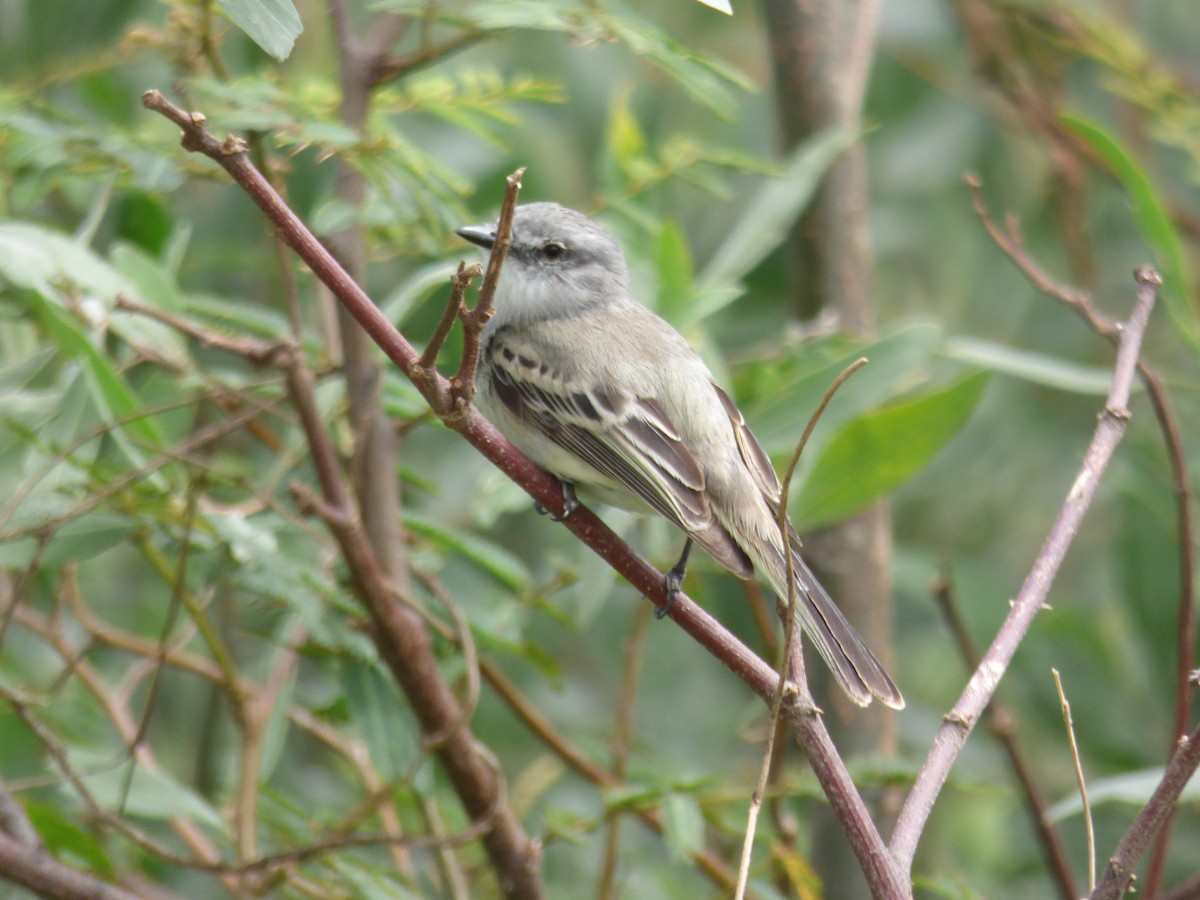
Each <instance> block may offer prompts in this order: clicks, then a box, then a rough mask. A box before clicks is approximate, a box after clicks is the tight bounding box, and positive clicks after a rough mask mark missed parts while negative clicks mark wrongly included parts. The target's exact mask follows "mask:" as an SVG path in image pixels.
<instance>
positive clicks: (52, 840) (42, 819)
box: [24, 800, 116, 878]
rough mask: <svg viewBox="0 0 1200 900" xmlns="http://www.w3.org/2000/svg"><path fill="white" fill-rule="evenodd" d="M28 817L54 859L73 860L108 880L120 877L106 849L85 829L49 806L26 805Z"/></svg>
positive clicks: (30, 801)
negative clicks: (117, 875) (116, 876)
mask: <svg viewBox="0 0 1200 900" xmlns="http://www.w3.org/2000/svg"><path fill="white" fill-rule="evenodd" d="M24 806H25V814H26V815H27V816H29V823H30V824H31V825H32V826H33V828H34V830H35V831H36V832H37V833H38V836H39V837H40V838H41V839H42V841H43V843H45V845H46V849H47V850H49V851H50V852H51V853H52V854H53V855H54V856H56V857H58V858H59V859H63V858H64V857H65V858H66V859H68V860H69V859H71V858H72V857H73V858H74V859H76V860H79V861H81V862H83V863H84V864H85V865H86V866H87V868H88V869H89V870H90V871H92V872H95V873H97V874H99V875H101V876H103V877H105V878H112V877H113V876H114V875H115V874H116V873H115V871H114V869H113V864H112V861H111V860H110V859H109V858H108V854H107V853H105V852H104V846H103V845H102V844H101V843H100V842H99V841H98V840H96V838H95V837H93V836H92V834H91V833H90V832H88V831H87V830H86V829H84V828H81V827H80V826H79V825H78V824H77V823H76V822H74V821H72V819H74V818H77V816H76V815H74V814H73V815H71V816H70V817H67V816H64V815H63V813H62V812H60V811H59V810H58V809H56V808H55V807H53V806H50V805H48V804H45V803H38V802H37V801H36V800H26V801H25V802H24Z"/></svg>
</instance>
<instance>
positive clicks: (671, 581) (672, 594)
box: [654, 538, 692, 619]
mask: <svg viewBox="0 0 1200 900" xmlns="http://www.w3.org/2000/svg"><path fill="white" fill-rule="evenodd" d="M691 552H692V539H691V538H688V540H687V543H686V544H684V545H683V553H682V554H680V556H679V562H677V563H675V565H673V566H671V568H670V569H669V570H668V571H667V574H666V575H664V576H663V581H664V582H666V589H667V602H666V603H664V604H663V605H662V606H660V607H658V609H656V610H654V618H656V619H664V618H666V616H667V615H668V613H670V612H671V607H672V606H674V605H675V598H676V597H678V596H679V589H680V588H681V587H683V579H684V576H686V575H687V564H688V554H690V553H691Z"/></svg>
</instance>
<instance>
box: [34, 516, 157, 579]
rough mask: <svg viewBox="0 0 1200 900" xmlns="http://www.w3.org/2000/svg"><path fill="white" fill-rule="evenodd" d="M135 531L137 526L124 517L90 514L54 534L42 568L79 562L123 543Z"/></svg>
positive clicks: (69, 523)
mask: <svg viewBox="0 0 1200 900" xmlns="http://www.w3.org/2000/svg"><path fill="white" fill-rule="evenodd" d="M136 530H137V523H135V522H134V521H132V520H131V519H128V518H125V517H124V516H116V515H112V514H110V513H92V514H90V515H87V516H84V517H83V518H81V519H75V520H74V521H72V522H68V523H67V524H66V525H64V526H63V527H62V528H59V529H58V530H57V531H55V532H54V538H53V539H52V540H51V541H50V544H49V546H47V548H46V555H45V557H44V558H43V559H42V565H44V566H59V565H63V564H64V563H70V562H82V561H83V560H85V559H91V558H92V557H93V556H99V555H100V554H101V553H103V552H104V551H105V550H108V549H109V548H110V547H115V546H116V545H117V544H121V543H124V542H125V540H126V538H128V537H129V535H131V534H133V532H134V531H136Z"/></svg>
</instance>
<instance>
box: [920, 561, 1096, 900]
mask: <svg viewBox="0 0 1200 900" xmlns="http://www.w3.org/2000/svg"><path fill="white" fill-rule="evenodd" d="M933 595H934V597H935V598H936V599H937V601H938V605H939V606H940V607H941V609H942V613H943V615H945V617H946V622H947V624H949V626H950V633H951V634H953V635H954V642H955V643H956V644H957V645H958V652H959V654H960V655H961V656H962V658H963V662H964V663H966V667H967V670H968V671H973V670H974V669H976V668H977V667H978V666H979V651H978V650H977V649H976V647H975V642H974V641H972V640H971V636H970V634H969V633H968V632H967V626H966V623H965V622H964V621H963V618H962V614H961V613H960V612H959V607H958V603H957V601H956V600H955V595H954V588H953V584H952V582H951V578H950V573H949V571H948V569H946V568H944V569H943V571H942V573H941V574H940V575H939V576H938V579H937V581H936V582H935V583H934V588H933ZM987 719H988V726H989V727H990V728H991V730H992V733H993V734H994V735H996V738H997V739H998V740H999V741H1000V745H1001V746H1002V747H1003V748H1004V752H1005V753H1006V754H1007V755H1008V761H1009V765H1011V766H1012V769H1013V773H1014V774H1015V775H1016V778H1017V783H1018V784H1019V785H1020V786H1021V790H1022V792H1023V793H1024V794H1025V804H1026V806H1027V807H1028V808H1029V817H1030V818H1031V819H1032V820H1033V825H1034V828H1035V829H1036V830H1037V834H1038V838H1039V843H1040V844H1041V846H1042V852H1043V853H1045V855H1046V862H1047V864H1048V865H1049V867H1050V871H1051V872H1053V873H1054V877H1055V879H1056V880H1057V881H1058V891H1059V894H1060V895H1061V897H1062V900H1078V897H1079V891H1078V890H1077V889H1076V887H1075V876H1074V874H1073V873H1072V871H1071V861H1070V859H1068V857H1067V849H1066V847H1064V846H1063V842H1062V836H1061V835H1060V834H1059V832H1058V829H1057V828H1056V827H1055V826H1054V823H1053V822H1051V821H1050V817H1049V816H1048V815H1047V814H1046V800H1045V797H1044V796H1043V795H1042V791H1041V788H1039V787H1038V784H1037V780H1036V779H1035V777H1034V774H1033V766H1032V765H1030V763H1029V760H1028V759H1027V758H1026V756H1025V753H1024V751H1022V750H1021V746H1020V744H1018V743H1017V739H1016V734H1015V728H1014V722H1015V717H1014V715H1013V713H1012V711H1011V710H1010V709H1009V708H1008V706H1007V705H1005V704H1004V703H1002V702H1001V701H1000V699H998V698H993V700H992V702H991V703H989V704H988V707H987Z"/></svg>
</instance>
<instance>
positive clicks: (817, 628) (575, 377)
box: [456, 202, 904, 709]
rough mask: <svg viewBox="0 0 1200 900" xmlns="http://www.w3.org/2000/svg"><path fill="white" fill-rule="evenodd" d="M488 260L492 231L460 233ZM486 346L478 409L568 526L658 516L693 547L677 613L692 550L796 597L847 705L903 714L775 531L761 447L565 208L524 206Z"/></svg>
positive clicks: (623, 270)
mask: <svg viewBox="0 0 1200 900" xmlns="http://www.w3.org/2000/svg"><path fill="white" fill-rule="evenodd" d="M456 233H457V234H458V235H459V236H460V237H462V238H463V239H465V240H467V241H469V242H471V243H473V244H475V245H477V246H479V247H481V248H483V249H485V250H488V251H490V250H491V248H492V247H493V246H494V244H495V242H496V225H495V224H494V223H493V224H489V225H472V226H466V227H463V228H460V229H458V230H457V232H456ZM493 306H494V315H493V316H492V318H491V319H490V320H489V321H488V322H487V324H486V325H485V326H484V329H483V331H482V333H481V335H480V353H479V364H478V368H477V370H476V376H475V379H476V396H475V402H476V405H477V406H478V407H479V409H480V411H481V412H482V413H483V415H484V417H485V418H487V419H488V420H489V421H491V422H492V424H493V425H495V426H496V427H497V429H499V431H500V432H501V433H502V434H504V435H505V437H507V438H508V439H509V440H510V441H511V442H512V443H513V444H514V445H515V446H516V447H517V448H518V449H519V450H520V451H521V452H523V453H524V454H525V455H526V456H528V457H529V458H530V459H531V460H532V461H533V462H535V463H536V464H537V465H538V466H540V467H541V468H542V469H544V470H545V471H546V472H548V473H549V474H550V475H552V476H553V477H555V478H556V479H557V480H558V481H559V482H560V483H561V484H562V486H563V496H564V505H565V509H564V513H563V516H562V517H563V518H565V517H566V516H567V515H570V514H571V512H573V510H574V509H575V508H576V506H577V505H578V501H577V500H576V491H578V492H579V494H580V495H581V496H583V497H584V499H586V500H587V501H589V502H591V501H594V500H598V501H600V502H602V503H606V504H608V505H612V506H616V507H619V508H623V509H631V510H634V511H635V512H641V513H646V512H651V513H656V514H658V515H660V516H662V517H663V518H665V519H667V520H668V521H669V522H671V523H672V524H673V525H675V526H676V527H677V528H678V529H679V530H680V531H682V532H683V534H684V535H685V537H686V541H685V544H684V549H683V552H682V554H681V556H680V559H679V562H678V563H676V565H675V566H674V567H673V568H672V569H671V570H670V571H669V572H668V573H667V575H666V576H665V577H666V586H667V598H668V601H667V606H666V607H664V608H662V609H660V612H662V611H664V610H665V609H668V608H669V607H670V603H671V602H672V601H673V599H674V596H675V593H677V592H678V590H679V588H680V583H681V582H682V580H683V576H684V572H685V571H686V567H687V562H688V554H689V552H690V550H691V547H692V544H693V543H695V544H698V545H699V546H700V547H701V548H702V549H704V550H705V551H706V552H707V553H708V554H709V555H710V556H711V557H712V558H713V559H714V560H715V561H716V562H717V563H719V564H720V565H721V566H723V567H724V568H725V569H727V570H728V571H729V572H731V573H733V574H734V575H735V576H737V577H738V578H741V579H751V578H753V577H754V573H755V571H756V570H757V571H758V572H759V573H761V574H762V576H763V577H764V578H765V579H766V581H767V582H768V583H769V584H770V585H771V587H772V589H773V590H774V591H775V592H776V594H778V595H779V596H780V597H782V598H785V599H786V598H787V597H788V566H787V557H786V556H785V553H786V554H790V555H791V563H792V576H793V585H794V598H795V601H794V608H795V610H796V615H797V620H798V623H799V624H800V626H801V628H802V630H803V631H804V632H805V633H806V634H807V636H808V638H809V640H811V642H812V643H813V645H814V646H815V647H816V649H817V651H818V653H819V654H820V655H821V657H822V659H824V661H825V663H826V664H827V665H828V666H829V669H830V671H831V672H832V673H833V676H834V678H835V679H836V681H837V683H838V684H839V685H840V687H841V688H842V690H843V691H844V692H845V693H846V695H847V696H848V697H849V698H850V700H851V701H853V702H854V703H855V704H857V705H859V706H867V705H869V704H870V703H871V702H872V701H873V700H878V701H879V702H880V703H882V704H884V705H885V706H888V707H891V708H893V709H902V708H903V707H904V698H903V697H902V695H901V693H900V691H899V689H898V688H897V687H896V685H895V684H894V683H893V682H892V679H891V678H890V677H889V676H888V674H887V672H886V671H885V670H884V668H883V666H882V665H881V664H880V662H879V661H878V660H877V659H876V658H875V655H874V654H873V653H872V652H871V650H870V648H869V647H867V645H866V643H865V642H864V641H863V639H862V637H860V636H859V634H858V632H857V631H855V629H854V627H853V626H852V625H851V624H850V623H849V621H847V619H846V617H845V615H844V614H843V613H842V611H841V610H840V609H839V608H838V607H837V605H836V604H835V603H834V602H833V600H832V599H831V598H830V596H829V594H828V593H827V592H826V591H825V589H824V588H823V587H822V586H821V584H820V582H819V581H818V580H817V578H816V577H815V576H814V575H813V573H812V571H811V570H810V569H809V567H808V566H807V564H806V563H805V562H804V559H803V557H802V556H801V555H800V552H799V551H800V540H799V538H798V536H797V535H796V532H795V530H794V529H793V528H792V526H791V523H790V522H789V523H788V524H787V531H788V535H789V539H788V542H787V545H786V546H785V543H784V541H783V537H782V535H781V533H780V528H779V518H778V516H779V505H780V502H781V497H782V488H781V485H780V482H779V478H778V476H777V475H776V473H775V470H774V468H773V466H772V465H771V461H770V458H769V457H768V455H767V453H766V451H765V450H764V449H763V447H762V445H761V444H760V443H759V442H758V440H757V439H756V438H755V437H754V435H753V433H751V431H750V428H749V427H748V426H747V424H746V419H745V417H744V416H743V415H742V413H741V411H740V410H739V409H738V407H737V405H736V404H735V403H734V402H733V400H732V398H731V397H730V396H729V394H728V393H727V392H726V391H725V390H724V389H722V388H721V386H720V385H719V384H717V381H716V379H715V378H714V376H713V374H712V372H711V371H710V370H709V369H708V367H707V366H706V365H705V363H704V362H703V361H702V360H701V358H700V356H699V355H698V354H697V353H696V352H695V351H694V350H693V349H692V347H691V346H690V345H689V344H688V342H687V340H686V339H685V338H684V337H683V336H682V335H681V334H680V333H679V332H678V331H676V330H675V328H674V327H672V326H671V325H670V324H669V323H668V322H666V321H665V320H664V319H662V318H660V317H659V316H658V315H656V314H655V313H654V312H653V311H651V310H650V309H649V308H648V307H646V306H645V305H644V304H642V303H640V302H639V301H638V300H637V299H636V298H635V297H634V296H633V293H632V291H631V288H630V280H629V268H628V265H627V263H626V260H625V255H624V253H623V251H622V249H621V246H620V244H619V243H618V242H617V241H616V239H615V238H614V237H613V236H612V235H611V234H609V232H608V231H606V230H605V229H604V228H603V227H602V226H601V225H599V224H598V223H597V222H595V221H594V220H592V219H591V218H589V217H588V216H586V215H584V214H583V213H580V212H577V211H576V210H573V209H569V208H567V207H565V206H561V205H559V204H557V203H549V202H537V203H527V204H522V205H519V206H517V207H516V209H515V211H514V215H513V220H512V230H511V243H510V246H509V249H508V253H507V256H506V257H505V259H504V263H503V266H502V267H501V271H500V276H499V280H498V282H497V284H496V290H495V294H494V297H493Z"/></svg>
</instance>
